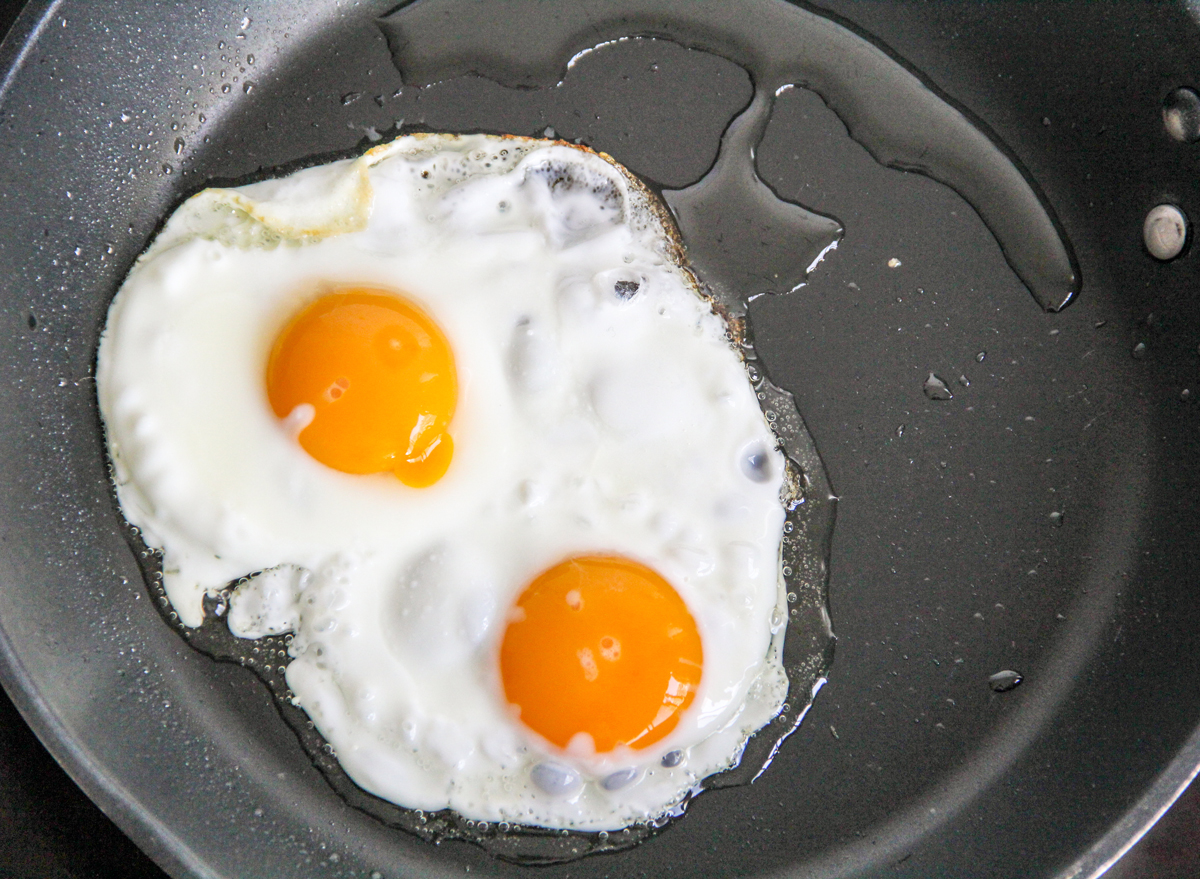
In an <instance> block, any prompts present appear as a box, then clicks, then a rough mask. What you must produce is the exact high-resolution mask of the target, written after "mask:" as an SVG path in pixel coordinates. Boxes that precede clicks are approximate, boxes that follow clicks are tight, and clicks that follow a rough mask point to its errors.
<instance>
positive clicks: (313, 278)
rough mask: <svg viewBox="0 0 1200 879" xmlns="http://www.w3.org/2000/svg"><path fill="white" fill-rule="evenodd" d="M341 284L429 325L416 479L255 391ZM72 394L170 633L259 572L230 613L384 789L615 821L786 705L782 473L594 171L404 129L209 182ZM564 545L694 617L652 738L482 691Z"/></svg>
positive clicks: (599, 167)
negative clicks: (441, 339) (540, 717)
mask: <svg viewBox="0 0 1200 879" xmlns="http://www.w3.org/2000/svg"><path fill="white" fill-rule="evenodd" d="M345 285H363V286H372V287H384V288H388V289H392V290H395V291H397V292H399V293H402V294H403V295H405V296H408V297H409V298H410V299H412V300H413V301H415V302H417V303H418V304H419V305H420V306H421V307H422V308H423V309H424V310H425V311H426V312H427V313H428V314H429V315H431V316H432V317H433V318H434V320H435V321H436V322H437V323H438V324H439V325H440V326H441V328H442V329H443V331H444V332H445V334H446V336H447V338H448V339H449V340H450V344H451V347H452V348H453V351H454V356H455V362H456V367H457V370H458V378H459V402H458V408H457V411H456V414H455V416H454V420H453V422H452V423H451V434H452V436H453V438H454V449H455V452H454V459H453V462H452V464H451V466H450V469H449V471H448V472H447V473H446V475H445V477H443V478H442V479H441V480H440V481H439V482H437V483H436V484H434V485H433V486H430V487H428V488H423V489H412V488H408V487H406V486H404V485H402V484H401V483H400V482H399V481H398V480H397V479H395V478H394V477H393V476H391V475H390V474H380V475H377V476H351V475H347V474H343V473H339V472H336V471H333V470H331V469H329V468H327V467H325V466H323V465H322V464H320V463H318V462H317V461H315V460H314V459H312V458H311V457H309V456H308V454H307V453H306V452H304V451H303V450H302V449H301V448H300V446H299V444H298V442H297V441H296V438H295V432H296V429H295V426H294V425H290V424H288V423H287V422H286V421H283V422H281V421H280V420H279V419H277V418H276V417H275V416H274V414H273V413H272V411H271V408H270V406H269V405H268V403H267V400H266V390H265V385H264V375H265V365H266V360H267V356H268V353H269V351H270V348H271V346H272V344H273V342H274V340H275V338H276V335H277V334H278V333H279V331H280V329H281V328H282V326H283V325H284V324H285V323H286V322H287V320H288V319H289V318H290V317H291V316H292V315H293V314H294V313H295V312H296V311H297V310H298V309H299V308H301V307H302V306H303V305H304V304H306V303H307V302H309V301H311V300H312V299H313V298H315V297H316V296H318V295H320V294H321V293H322V291H325V290H329V289H332V288H335V287H339V286H345ZM631 291H633V292H631ZM97 380H98V388H99V400H100V408H101V413H102V416H103V419H104V423H105V426H106V430H107V439H108V444H109V451H110V453H111V456H112V460H113V465H114V471H115V476H116V481H117V493H118V499H119V501H120V504H121V508H122V510H123V512H124V514H125V515H126V517H127V518H128V519H129V521H130V522H131V523H133V524H134V525H136V526H138V527H139V528H140V529H141V530H142V533H143V535H144V538H145V540H146V542H147V543H148V544H149V545H151V546H154V547H158V548H160V549H162V551H163V565H164V584H165V588H166V591H167V594H168V596H169V598H170V601H171V604H172V606H173V608H174V609H175V611H176V612H177V613H178V614H179V617H180V619H181V620H182V621H183V622H184V623H185V624H187V625H189V626H197V625H200V624H201V622H202V621H203V608H202V604H201V599H202V597H203V596H204V595H205V594H206V593H208V594H215V593H216V592H218V591H219V590H221V589H223V588H225V587H226V586H227V585H228V584H229V583H230V582H231V581H234V580H236V579H238V578H241V577H244V576H245V575H248V574H252V573H255V572H260V571H262V572H264V573H262V574H259V575H258V576H256V577H254V578H252V579H251V580H249V582H247V583H244V584H243V585H241V586H239V587H238V589H237V590H236V592H235V593H234V596H233V599H232V602H231V607H230V612H229V625H230V628H231V629H232V630H233V631H234V633H235V634H238V635H240V636H242V637H249V638H254V637H261V636H263V635H266V634H278V633H282V632H288V631H290V632H294V633H295V636H294V638H293V640H292V643H291V646H290V650H289V652H290V655H291V657H292V659H291V662H290V664H289V665H288V668H287V682H288V686H289V687H290V688H291V690H292V691H293V692H294V694H295V699H296V702H297V704H299V705H300V706H302V707H303V708H304V710H305V711H306V712H307V713H308V714H309V716H310V717H311V718H312V720H313V721H314V723H315V724H316V726H317V727H318V729H319V730H320V732H321V733H322V735H323V736H324V737H325V738H326V740H328V741H329V742H330V743H331V745H332V746H333V747H334V749H335V750H336V753H337V756H338V759H339V761H340V762H341V765H342V766H343V767H344V768H345V770H346V772H347V773H348V774H349V775H350V777H351V778H353V779H354V780H355V781H356V782H357V783H358V784H359V785H361V786H362V787H363V788H365V789H367V790H369V791H371V792H373V793H375V794H377V795H378V796H381V797H383V798H385V799H387V800H390V801H392V802H395V803H398V804H400V805H403V806H406V807H409V808H414V809H425V810H434V809H439V808H445V807H450V808H453V809H455V810H456V811H458V812H459V813H460V814H462V815H464V816H466V817H469V818H474V819H479V820H485V821H509V822H516V823H522V824H536V825H542V826H549V827H562V828H577V829H587V830H614V829H618V828H621V827H625V826H628V825H629V824H631V823H634V822H637V821H642V820H647V819H650V818H654V817H657V816H659V815H662V814H664V813H665V812H667V811H669V810H671V809H672V808H674V807H675V806H676V805H677V804H678V803H680V802H681V801H682V800H683V799H684V798H685V797H686V796H687V794H688V792H689V791H690V790H691V789H693V788H694V787H695V785H696V784H697V783H698V782H699V781H700V780H701V779H703V778H705V777H706V776H708V775H710V774H712V773H714V772H717V771H720V770H722V769H725V768H728V767H729V766H731V765H734V764H736V762H737V760H738V758H739V756H740V753H741V750H742V747H743V746H744V743H745V740H746V738H747V737H748V736H749V735H750V734H751V733H753V732H754V731H755V730H757V729H758V728H760V727H761V726H763V725H764V724H765V723H767V722H768V721H769V720H770V718H771V717H773V716H774V715H775V714H776V713H778V711H779V709H780V706H781V704H782V702H783V700H784V697H785V696H786V692H787V679H786V675H785V674H784V672H783V669H782V664H781V656H780V654H781V650H782V647H781V645H782V629H783V621H784V619H785V618H786V602H785V599H784V596H783V588H782V580H781V577H780V573H779V547H780V538H781V534H782V526H783V521H784V512H783V507H782V504H781V493H783V492H784V490H785V489H784V473H783V469H784V462H783V458H782V455H781V454H780V452H778V451H777V450H776V439H775V437H774V436H773V434H772V433H771V430H770V428H769V426H768V424H767V423H766V421H765V419H764V418H763V415H762V412H761V411H760V408H759V406H758V402H757V400H756V397H755V393H754V390H753V388H752V387H751V385H750V383H749V381H748V379H747V375H746V371H745V367H744V365H743V364H742V362H741V360H740V357H739V355H738V353H737V352H736V351H735V349H734V348H733V346H732V345H731V343H730V341H729V339H728V338H727V333H726V328H725V325H724V323H723V321H722V320H721V318H720V317H718V316H717V315H716V314H714V313H713V311H712V308H711V306H710V304H709V303H708V302H707V301H706V300H705V299H704V298H703V297H702V296H700V295H699V293H698V292H697V287H696V284H695V281H694V279H693V278H692V277H691V275H690V273H689V272H688V271H687V270H686V268H685V267H684V266H683V264H682V261H681V259H680V257H679V254H678V248H677V247H676V245H675V244H674V243H673V240H672V237H671V234H670V232H669V230H668V227H667V226H666V225H665V223H664V221H663V219H662V213H661V209H660V208H658V207H657V205H656V203H655V202H654V200H653V198H652V196H650V195H649V194H648V193H647V192H646V190H645V189H644V188H643V187H642V186H641V185H640V184H639V183H637V181H636V180H635V179H634V178H633V177H632V176H631V175H629V174H628V173H627V172H625V171H624V170H623V169H621V168H620V167H619V166H617V165H616V164H615V163H613V162H612V161H611V160H608V159H607V158H606V157H603V156H600V155H597V154H594V153H591V152H589V151H586V150H583V149H578V148H573V147H571V146H569V145H565V144H555V143H547V142H540V141H533V140H526V139H519V138H497V137H490V136H483V135H475V136H451V135H423V136H413V137H403V138H399V139H398V140H396V141H394V142H392V143H390V144H387V145H385V146H382V147H377V148H376V149H374V150H371V151H370V152H369V153H367V154H366V155H364V156H363V157H361V158H359V159H356V160H348V161H342V162H335V163H332V164H328V165H324V166H320V167H315V168H309V169H306V170H304V171H300V172H297V173H295V174H292V175H290V176H288V177H284V178H281V179H278V180H273V181H268V182H265V183H260V184H255V185H252V186H247V187H242V188H240V189H237V190H206V191H205V192H203V193H200V194H199V195H197V196H195V197H194V198H192V199H190V200H189V201H188V202H186V203H185V204H184V205H183V206H181V207H180V208H179V210H178V211H177V212H176V213H175V214H174V215H173V216H172V217H171V219H170V220H169V221H168V223H167V225H166V226H165V227H164V230H163V232H162V233H161V234H160V236H159V237H158V239H157V240H156V242H155V243H154V245H153V246H152V247H151V248H150V250H149V251H148V252H147V253H146V254H145V255H144V256H143V258H142V259H141V260H140V261H139V262H138V264H137V265H136V266H135V267H134V269H133V271H132V272H131V273H130V275H129V277H128V278H127V280H126V282H125V283H124V285H123V286H122V288H121V290H120V291H119V292H118V294H117V296H116V298H115V299H114V301H113V304H112V307H111V311H110V314H109V318H108V323H107V326H106V329H105V332H104V335H103V338H102V340H101V345H100V352H99V360H98V374H97ZM752 464H753V465H754V466H751V465H752ZM581 553H604V554H621V555H624V556H628V557H630V558H633V559H636V560H638V561H641V562H643V563H644V564H647V565H649V566H650V567H652V568H653V569H655V570H656V571H658V572H659V573H660V574H661V575H663V576H664V577H665V578H666V579H667V580H668V581H669V582H670V583H671V584H672V585H673V586H674V587H675V588H676V589H677V590H678V592H679V593H680V595H681V596H682V598H683V599H684V601H685V602H686V604H687V605H688V607H689V609H690V611H691V613H692V615H693V617H694V618H695V620H696V623H697V626H698V629H699V632H700V636H701V641H702V644H703V650H704V669H703V677H702V680H701V684H700V688H699V691H698V693H697V695H696V698H695V700H694V702H693V704H692V706H691V707H690V708H689V709H688V710H687V711H686V712H685V713H684V715H683V717H682V719H681V721H680V723H679V724H678V726H677V727H676V728H675V729H674V730H673V731H672V732H671V733H670V734H669V735H668V736H667V737H666V738H665V739H663V740H662V741H660V742H657V743H655V745H654V746H652V747H650V748H647V749H644V750H640V751H633V750H630V749H620V750H618V751H616V752H612V753H608V754H599V755H597V754H589V753H583V752H575V753H570V754H567V753H562V752H560V751H558V749H556V748H554V747H553V746H552V745H550V744H549V743H547V742H545V741H543V740H541V739H540V738H539V737H538V736H536V735H535V734H533V733H532V732H530V731H529V730H527V729H526V728H524V727H523V726H521V724H520V723H519V721H517V720H516V719H515V718H514V717H513V715H512V713H511V711H510V709H509V708H508V706H507V705H506V704H505V700H504V697H503V691H502V687H501V684H500V681H499V675H498V671H497V661H496V655H497V651H498V644H499V638H500V636H501V635H502V634H503V628H504V615H505V612H506V610H507V608H508V607H509V606H510V605H511V604H512V603H513V602H514V600H515V599H516V597H517V595H519V594H520V592H521V590H522V589H523V587H524V586H525V585H526V584H527V583H528V582H529V581H530V580H531V579H533V578H534V577H535V576H536V575H537V574H538V573H540V572H541V571H543V570H545V569H546V568H548V567H550V566H552V565H554V564H555V563H557V562H559V561H561V560H562V559H564V558H566V557H568V556H571V555H577V554H581ZM675 751H679V752H681V755H680V756H681V759H680V760H679V761H678V762H677V763H676V764H675V765H672V766H666V765H664V763H663V757H664V755H666V754H668V753H671V752H675ZM666 762H667V763H672V762H674V755H673V756H672V757H671V758H669V759H667V761H666Z"/></svg>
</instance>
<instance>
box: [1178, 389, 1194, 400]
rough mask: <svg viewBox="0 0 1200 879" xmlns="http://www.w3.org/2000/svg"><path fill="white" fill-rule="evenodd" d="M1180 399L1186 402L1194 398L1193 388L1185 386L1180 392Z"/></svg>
mask: <svg viewBox="0 0 1200 879" xmlns="http://www.w3.org/2000/svg"><path fill="white" fill-rule="evenodd" d="M1179 399H1181V400H1183V401H1184V402H1185V403H1186V402H1187V401H1188V400H1190V399H1192V392H1191V390H1190V389H1189V388H1184V389H1183V390H1182V391H1180V392H1179Z"/></svg>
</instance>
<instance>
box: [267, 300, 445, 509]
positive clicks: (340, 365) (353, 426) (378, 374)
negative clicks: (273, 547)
mask: <svg viewBox="0 0 1200 879" xmlns="http://www.w3.org/2000/svg"><path fill="white" fill-rule="evenodd" d="M267 398H268V400H269V401H270V404H271V408H272V410H274V412H275V414H276V415H277V416H279V417H280V418H286V417H287V416H288V415H290V414H291V413H292V412H293V410H295V409H296V407H297V406H302V405H306V404H307V405H308V406H311V407H312V412H313V416H312V420H311V421H310V422H309V423H308V425H307V426H306V427H305V428H304V429H303V430H301V431H300V445H301V446H303V448H304V450H305V451H306V452H308V453H309V454H310V455H312V456H313V457H314V458H316V459H317V460H318V461H320V462H321V463H322V464H325V465H326V466H328V467H332V468H333V469H334V470H340V471H342V472H343V473H382V472H387V471H391V472H392V473H395V474H396V476H397V477H398V478H399V479H400V481H401V482H403V483H404V484H405V485H410V486H412V487H414V488H423V487H425V486H427V485H432V484H433V483H435V482H437V481H438V480H439V479H441V478H442V475H443V474H444V473H445V472H446V469H447V468H448V467H449V466H450V459H451V457H452V456H453V453H454V444H453V442H452V441H451V439H450V434H449V433H448V432H447V428H448V426H449V424H450V419H451V418H452V417H453V416H454V407H455V405H456V403H457V401H458V379H457V377H456V375H455V371H454V355H453V353H452V352H451V350H450V345H449V343H448V342H447V341H446V337H445V336H444V335H443V334H442V331H441V329H440V328H439V327H438V325H437V324H435V323H434V322H433V320H432V318H430V317H429V315H427V314H426V313H425V312H424V311H422V310H421V309H420V308H419V307H418V306H417V305H416V304H415V303H413V302H410V301H409V300H407V299H405V298H403V297H401V296H398V295H396V294H395V293H390V292H387V291H384V290H372V289H359V288H354V289H343V290H339V291H338V292H336V293H330V294H328V295H325V296H322V297H321V298H320V299H318V300H317V301H315V302H313V303H312V304H311V305H309V306H307V307H306V308H304V309H303V310H301V311H300V312H299V313H298V314H297V315H296V316H295V317H293V318H292V320H291V322H290V323H288V325H287V326H286V327H285V328H284V329H283V332H281V333H280V334H279V337H278V338H277V339H276V340H275V346H274V348H272V350H271V357H270V360H269V361H268V363H267Z"/></svg>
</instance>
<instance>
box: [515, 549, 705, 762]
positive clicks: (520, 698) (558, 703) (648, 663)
mask: <svg viewBox="0 0 1200 879" xmlns="http://www.w3.org/2000/svg"><path fill="white" fill-rule="evenodd" d="M702 665H703V651H702V649H701V646H700V634H699V632H698V631H697V630H696V623H695V621H694V620H693V619H692V615H691V613H690V612H689V611H688V609H687V606H686V605H685V604H684V603H683V599H681V598H680V597H679V593H677V592H676V591H675V590H674V589H673V588H672V587H671V585H670V584H669V583H668V582H667V581H666V580H664V579H663V578H662V577H660V576H659V575H658V574H657V573H655V572H654V571H652V570H650V569H649V568H647V567H646V566H645V565H642V564H639V563H638V562H635V561H631V560H630V559H625V558H619V557H609V556H578V557H575V558H571V559H567V560H566V561H565V562H562V563H560V564H558V565H555V566H554V567H552V568H550V569H549V570H547V571H545V572H543V573H542V574H540V575H539V576H538V577H537V578H536V579H535V580H534V581H533V582H532V583H530V584H529V585H528V586H527V587H525V591H524V592H522V593H521V596H520V598H518V599H517V603H516V605H515V606H514V607H513V609H512V612H511V613H510V615H509V624H508V628H507V629H506V630H505V632H504V640H503V642H502V643H501V646H500V674H501V677H502V679H503V683H504V693H505V696H506V697H507V699H508V701H509V703H510V704H511V705H512V706H513V707H515V708H516V709H517V710H518V711H519V713H520V718H521V721H522V722H523V723H524V724H525V725H526V726H528V727H529V728H530V729H532V730H533V731H534V732H536V733H538V734H540V735H541V736H543V737H544V738H546V739H548V740H549V741H551V742H553V743H554V744H555V745H558V746H559V747H560V748H566V747H567V746H568V744H570V743H571V740H572V739H573V738H575V737H576V736H577V735H579V734H580V733H585V734H586V735H588V736H590V737H591V740H592V743H593V745H594V747H595V750H596V751H597V752H598V753H603V752H605V751H611V750H612V749H613V748H615V747H617V746H618V745H622V744H624V745H628V746H630V747H632V748H644V747H646V746H647V745H650V744H652V743H654V742H656V741H658V740H659V739H661V738H662V737H663V736H665V735H666V734H667V733H669V732H670V731H671V730H672V729H674V728H675V725H676V724H677V723H678V722H679V717H680V714H681V712H683V710H684V709H686V708H687V707H688V705H690V704H691V702H692V699H693V698H694V697H695V694H696V688H697V687H698V686H699V684H700V674H701V666H702Z"/></svg>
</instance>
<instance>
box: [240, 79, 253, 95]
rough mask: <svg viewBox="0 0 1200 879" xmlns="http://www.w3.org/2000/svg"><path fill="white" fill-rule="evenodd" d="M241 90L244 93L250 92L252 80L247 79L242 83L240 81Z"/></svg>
mask: <svg viewBox="0 0 1200 879" xmlns="http://www.w3.org/2000/svg"><path fill="white" fill-rule="evenodd" d="M242 91H243V92H245V93H246V94H250V92H252V91H254V83H253V81H251V80H249V79H248V80H246V81H245V82H244V83H242Z"/></svg>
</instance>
